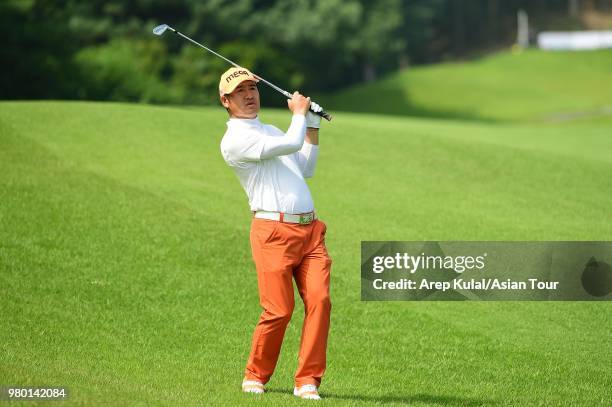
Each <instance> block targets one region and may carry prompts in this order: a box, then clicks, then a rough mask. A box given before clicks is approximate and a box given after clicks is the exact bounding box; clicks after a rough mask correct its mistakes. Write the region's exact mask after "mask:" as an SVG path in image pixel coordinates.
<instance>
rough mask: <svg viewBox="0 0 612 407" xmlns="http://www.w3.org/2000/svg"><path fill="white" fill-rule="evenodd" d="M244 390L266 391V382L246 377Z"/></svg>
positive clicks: (252, 391) (251, 391) (248, 391)
mask: <svg viewBox="0 0 612 407" xmlns="http://www.w3.org/2000/svg"><path fill="white" fill-rule="evenodd" d="M242 391H243V392H245V393H255V394H263V393H264V391H265V390H264V384H263V383H262V382H258V381H257V380H247V378H246V377H245V378H244V380H242Z"/></svg>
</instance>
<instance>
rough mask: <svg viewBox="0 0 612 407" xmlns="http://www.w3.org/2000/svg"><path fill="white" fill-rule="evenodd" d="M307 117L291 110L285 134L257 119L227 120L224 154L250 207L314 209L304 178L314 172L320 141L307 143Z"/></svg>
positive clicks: (310, 210) (287, 211)
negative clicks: (295, 113) (318, 142)
mask: <svg viewBox="0 0 612 407" xmlns="http://www.w3.org/2000/svg"><path fill="white" fill-rule="evenodd" d="M305 135H306V118H305V116H303V115H293V118H292V119H291V125H290V126H289V129H288V130H287V133H283V132H282V131H281V130H279V129H278V128H276V127H274V126H271V125H267V124H263V123H261V122H260V121H259V118H257V117H256V118H255V119H236V118H231V119H230V120H229V121H228V122H227V131H226V132H225V135H224V136H223V139H222V140H221V154H222V155H223V158H224V159H225V162H226V163H227V164H228V165H229V166H230V167H232V168H233V169H234V172H235V173H236V175H237V176H238V180H239V181H240V184H241V185H242V188H243V189H244V191H245V192H246V194H247V196H248V198H249V206H250V208H251V210H252V211H258V210H264V211H273V212H284V213H292V214H299V213H306V212H312V211H314V202H313V200H312V196H311V194H310V190H309V189H308V185H306V181H305V178H308V177H311V176H312V175H313V173H314V169H315V166H316V163H317V157H318V155H319V146H317V145H313V144H309V143H305V142H304V137H305Z"/></svg>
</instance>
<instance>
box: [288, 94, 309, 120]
mask: <svg viewBox="0 0 612 407" xmlns="http://www.w3.org/2000/svg"><path fill="white" fill-rule="evenodd" d="M287 105H288V106H289V110H291V111H292V112H293V114H301V115H306V112H308V109H309V108H310V98H307V97H304V96H303V95H300V92H298V91H295V92H294V93H293V97H292V98H291V99H289V100H287Z"/></svg>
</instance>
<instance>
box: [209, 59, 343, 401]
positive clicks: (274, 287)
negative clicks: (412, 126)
mask: <svg viewBox="0 0 612 407" xmlns="http://www.w3.org/2000/svg"><path fill="white" fill-rule="evenodd" d="M257 82H258V80H257V78H256V77H255V76H254V75H253V74H252V73H251V72H249V71H248V70H246V69H243V68H230V69H229V70H227V71H226V72H225V73H224V74H223V75H222V76H221V80H220V82H219V94H220V99H221V104H222V105H223V106H224V107H225V108H226V109H227V111H228V113H229V117H230V118H229V121H228V122H227V131H226V132H225V135H224V136H223V139H222V140H221V153H222V154H223V158H224V159H225V162H226V163H227V164H228V165H229V166H230V167H232V168H233V169H234V171H235V173H236V175H237V176H238V180H239V181H240V183H241V184H242V187H243V188H244V191H245V192H246V194H247V197H248V199H249V205H250V208H251V211H252V212H253V219H252V222H251V233H250V239H251V250H252V253H253V260H254V262H255V267H256V270H257V285H258V288H259V302H260V305H261V307H262V308H263V312H262V313H261V316H260V317H259V321H258V322H257V326H256V327H255V332H254V334H253V341H252V346H251V353H250V355H249V359H248V361H247V365H246V370H245V377H244V380H243V382H242V390H243V391H244V392H249V393H263V392H264V385H265V384H266V383H267V382H268V381H269V380H270V377H271V376H272V374H273V373H274V368H275V367H276V362H277V360H278V355H279V353H280V350H281V345H282V342H283V337H284V335H285V328H286V327H287V324H288V323H289V321H290V320H291V315H292V314H293V307H294V298H293V279H295V283H296V285H297V289H298V292H299V294H300V296H301V297H302V301H303V302H304V309H305V317H304V326H303V327H302V336H301V341H300V351H299V355H298V367H297V371H296V373H295V387H294V390H293V394H295V395H296V396H298V397H301V398H305V399H319V398H320V397H319V392H318V388H319V385H320V384H321V378H322V377H323V373H324V372H325V365H326V351H327V335H328V332H329V316H330V311H331V302H330V299H329V273H330V269H331V259H330V257H329V255H328V254H327V249H326V248H325V231H326V226H325V224H324V223H323V222H322V221H320V220H318V219H317V217H316V215H315V211H314V203H313V200H312V196H311V195H310V190H309V189H308V186H307V185H306V182H305V180H304V179H305V178H308V177H311V176H312V175H313V172H314V169H315V165H316V163H317V156H318V154H319V146H318V144H319V140H318V138H319V134H318V133H319V125H320V122H321V119H320V117H319V116H317V115H315V114H313V113H311V112H309V108H310V106H311V102H310V98H307V97H304V96H302V95H300V94H299V93H298V92H295V93H294V94H293V97H292V98H291V99H290V100H288V101H287V104H288V106H289V110H291V112H292V113H293V117H292V118H291V124H290V125H289V129H288V130H287V132H286V133H283V132H282V131H281V130H279V129H278V128H276V127H274V126H271V125H267V124H263V123H262V122H260V121H259V118H258V117H257V114H258V113H259V108H260V106H259V92H258V90H257ZM312 107H313V109H314V110H315V111H321V107H320V106H319V105H317V104H316V103H312Z"/></svg>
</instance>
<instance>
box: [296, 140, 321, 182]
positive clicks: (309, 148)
mask: <svg viewBox="0 0 612 407" xmlns="http://www.w3.org/2000/svg"><path fill="white" fill-rule="evenodd" d="M295 155H296V159H297V162H298V165H299V167H300V170H301V171H302V175H303V176H304V178H310V177H312V176H313V175H314V170H315V167H316V165H317V158H318V157H319V146H318V145H314V144H309V143H308V142H305V143H304V145H303V146H302V149H301V150H300V151H298V152H297V153H295Z"/></svg>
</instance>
